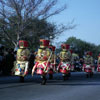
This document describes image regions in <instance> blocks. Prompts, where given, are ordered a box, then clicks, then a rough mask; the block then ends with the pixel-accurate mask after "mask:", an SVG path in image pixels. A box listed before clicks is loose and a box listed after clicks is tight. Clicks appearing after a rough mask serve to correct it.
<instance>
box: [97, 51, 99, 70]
mask: <svg viewBox="0 0 100 100" xmlns="http://www.w3.org/2000/svg"><path fill="white" fill-rule="evenodd" d="M97 71H98V72H100V53H99V56H98V59H97Z"/></svg>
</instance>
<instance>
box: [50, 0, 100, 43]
mask: <svg viewBox="0 0 100 100" xmlns="http://www.w3.org/2000/svg"><path fill="white" fill-rule="evenodd" d="M63 4H67V5H68V9H66V10H65V11H63V12H62V13H60V14H59V15H56V16H54V17H52V18H51V19H50V20H51V21H53V22H55V23H57V24H59V23H63V24H65V25H66V24H67V23H68V22H70V21H72V20H73V19H74V20H75V21H74V24H77V27H76V28H75V29H73V30H70V31H66V32H64V33H63V35H62V36H60V37H59V39H58V40H57V41H58V42H59V41H62V42H63V41H65V40H67V39H68V38H69V37H71V36H75V37H76V38H78V39H81V40H84V41H87V42H90V43H94V44H96V45H99V44H100V0H59V4H58V6H59V5H63ZM57 41H56V42H57Z"/></svg>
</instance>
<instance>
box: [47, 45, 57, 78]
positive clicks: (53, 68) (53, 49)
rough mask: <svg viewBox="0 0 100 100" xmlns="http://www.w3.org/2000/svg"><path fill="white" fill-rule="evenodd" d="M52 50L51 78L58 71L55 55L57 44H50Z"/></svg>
mask: <svg viewBox="0 0 100 100" xmlns="http://www.w3.org/2000/svg"><path fill="white" fill-rule="evenodd" d="M49 48H50V50H51V53H52V55H51V58H50V69H49V72H48V73H49V79H52V78H53V72H56V55H55V46H53V45H50V46H49Z"/></svg>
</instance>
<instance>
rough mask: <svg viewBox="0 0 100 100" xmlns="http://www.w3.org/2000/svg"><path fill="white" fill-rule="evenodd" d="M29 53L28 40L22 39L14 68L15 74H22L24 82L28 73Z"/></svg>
mask: <svg viewBox="0 0 100 100" xmlns="http://www.w3.org/2000/svg"><path fill="white" fill-rule="evenodd" d="M29 55H30V52H29V50H28V42H27V41H25V40H20V41H19V48H18V50H17V55H16V61H15V62H14V68H13V69H12V71H13V73H14V75H17V76H20V82H24V76H25V75H27V74H28V63H29V62H28V59H29Z"/></svg>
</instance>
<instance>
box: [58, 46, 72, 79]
mask: <svg viewBox="0 0 100 100" xmlns="http://www.w3.org/2000/svg"><path fill="white" fill-rule="evenodd" d="M61 47H62V51H61V52H60V55H59V57H60V63H59V65H58V68H57V70H58V71H60V72H62V73H63V76H64V80H65V78H68V77H69V76H70V67H71V52H70V51H69V48H70V45H68V44H62V45H61ZM62 69H65V71H64V70H62Z"/></svg>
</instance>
